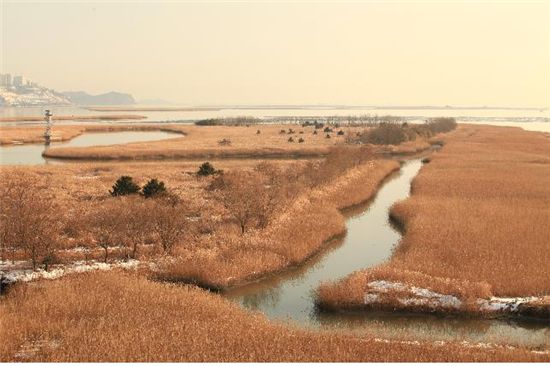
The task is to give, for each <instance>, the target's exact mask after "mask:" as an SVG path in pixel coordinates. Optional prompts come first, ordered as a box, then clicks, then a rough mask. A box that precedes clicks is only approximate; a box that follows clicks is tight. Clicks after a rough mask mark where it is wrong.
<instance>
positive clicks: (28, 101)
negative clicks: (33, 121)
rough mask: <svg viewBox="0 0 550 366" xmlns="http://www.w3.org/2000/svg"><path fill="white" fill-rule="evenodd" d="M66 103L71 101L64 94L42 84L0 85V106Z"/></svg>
mask: <svg viewBox="0 0 550 366" xmlns="http://www.w3.org/2000/svg"><path fill="white" fill-rule="evenodd" d="M64 104H70V101H69V100H68V99H67V98H66V97H65V96H64V95H63V94H61V93H57V92H56V91H55V90H52V89H48V88H44V87H42V86H38V85H33V86H17V87H15V86H0V106H6V107H28V106H44V105H46V106H47V105H64Z"/></svg>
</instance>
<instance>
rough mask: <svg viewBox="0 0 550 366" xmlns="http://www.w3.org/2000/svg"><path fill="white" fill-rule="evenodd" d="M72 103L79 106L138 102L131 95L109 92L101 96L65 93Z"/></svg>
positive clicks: (76, 92) (77, 92) (81, 92)
mask: <svg viewBox="0 0 550 366" xmlns="http://www.w3.org/2000/svg"><path fill="white" fill-rule="evenodd" d="M63 95H65V96H66V97H67V98H68V99H69V100H70V101H71V102H72V103H74V104H79V105H127V104H134V103H135V102H136V101H135V100H134V97H132V95H130V94H125V93H117V92H109V93H105V94H99V95H90V94H88V93H86V92H83V91H75V92H64V93H63Z"/></svg>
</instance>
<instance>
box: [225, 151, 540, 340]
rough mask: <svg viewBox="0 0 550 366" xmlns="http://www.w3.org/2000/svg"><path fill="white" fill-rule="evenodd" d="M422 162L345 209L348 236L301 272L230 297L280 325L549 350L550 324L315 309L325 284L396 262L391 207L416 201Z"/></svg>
mask: <svg viewBox="0 0 550 366" xmlns="http://www.w3.org/2000/svg"><path fill="white" fill-rule="evenodd" d="M421 166H422V163H421V161H420V160H419V159H416V160H411V161H409V162H406V163H404V164H403V165H402V167H401V170H400V172H398V173H395V174H394V175H393V176H391V177H390V178H389V179H388V180H387V181H386V182H385V184H384V185H383V186H382V188H381V189H380V190H379V192H378V194H377V195H376V197H375V198H374V200H373V201H372V202H370V203H369V204H366V205H363V206H361V207H356V208H354V209H352V210H348V211H347V212H344V214H345V215H346V217H347V235H346V236H345V237H344V238H343V239H340V240H337V241H334V242H332V243H330V245H329V246H328V247H327V249H326V250H324V251H323V252H322V253H320V254H319V255H317V256H315V257H313V258H311V259H310V260H308V261H307V262H306V263H304V264H303V265H301V266H300V267H298V268H295V269H292V270H289V271H287V272H285V273H283V274H280V275H277V276H273V277H271V278H268V279H266V280H262V281H260V282H257V283H254V284H250V285H247V286H243V287H239V288H236V289H234V290H231V291H229V292H227V293H225V296H226V297H228V298H229V299H231V300H233V301H235V302H237V303H239V304H241V305H242V306H243V307H245V308H247V309H250V310H256V311H260V312H262V313H264V314H265V315H266V316H267V317H269V318H271V319H273V320H279V321H281V320H282V321H289V322H291V323H294V324H297V325H300V326H305V327H313V328H321V329H334V328H336V329H346V330H351V331H353V332H359V333H363V334H365V333H366V334H370V335H373V336H376V337H378V338H397V339H405V340H426V341H436V340H445V341H449V340H459V341H463V340H466V341H468V342H472V343H477V342H484V343H500V344H515V345H526V346H530V347H542V348H545V349H546V348H548V346H549V345H550V327H549V326H548V324H537V323H526V322H525V321H523V322H515V321H512V320H494V319H493V320H489V319H472V318H465V317H456V316H453V317H442V316H432V315H418V314H405V313H382V312H358V313H335V314H333V313H323V312H319V311H317V310H316V308H315V297H314V293H313V291H314V290H315V289H316V288H317V287H318V286H319V285H320V283H321V282H324V281H328V280H336V279H338V278H342V277H344V276H346V275H348V274H349V273H351V272H353V271H356V270H358V269H362V268H368V267H371V266H374V265H377V264H379V263H382V262H384V261H386V260H387V259H389V258H390V257H391V255H392V251H393V248H394V247H395V245H396V244H397V243H398V241H399V239H400V238H401V234H400V233H399V231H398V230H397V229H396V228H394V227H393V226H392V224H391V223H390V221H389V219H388V217H389V216H388V213H389V209H390V207H391V206H392V205H393V204H394V203H395V202H397V201H400V200H403V199H405V198H407V197H408V196H409V192H410V184H411V181H412V179H413V178H414V177H415V176H416V174H417V173H418V171H419V170H420V168H421Z"/></svg>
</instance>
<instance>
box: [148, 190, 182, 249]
mask: <svg viewBox="0 0 550 366" xmlns="http://www.w3.org/2000/svg"><path fill="white" fill-rule="evenodd" d="M150 205H151V206H152V207H151V210H150V213H151V215H152V217H151V218H152V226H153V230H154V231H155V233H156V234H157V236H158V239H159V241H160V244H161V246H162V250H163V252H164V253H171V252H172V249H173V248H174V246H175V245H176V244H177V243H178V242H179V241H180V240H181V239H182V237H183V235H184V233H185V230H186V229H187V226H188V225H187V220H186V217H185V213H186V210H185V209H184V207H183V204H182V203H181V202H179V201H177V200H174V199H170V198H169V197H168V198H160V199H157V200H155V201H152V202H151V204H150Z"/></svg>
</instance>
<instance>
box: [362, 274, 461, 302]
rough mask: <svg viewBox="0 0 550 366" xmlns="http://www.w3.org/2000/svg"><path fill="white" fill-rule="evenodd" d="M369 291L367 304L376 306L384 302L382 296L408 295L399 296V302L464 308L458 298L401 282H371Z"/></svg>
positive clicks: (366, 298) (366, 299) (366, 296)
mask: <svg viewBox="0 0 550 366" xmlns="http://www.w3.org/2000/svg"><path fill="white" fill-rule="evenodd" d="M367 285H368V287H369V288H368V290H367V293H366V294H365V299H364V300H365V304H374V303H377V302H382V301H383V297H384V296H380V295H381V294H391V293H406V294H405V295H404V296H405V297H403V296H397V300H398V301H399V302H400V303H401V304H403V305H405V306H407V305H422V306H430V307H436V308H453V309H459V308H460V307H461V306H462V301H460V300H459V299H458V298H457V297H456V296H453V295H444V294H440V293H437V292H434V291H431V290H428V289H425V288H420V287H415V286H409V285H407V284H405V283H401V282H393V281H384V280H378V281H371V282H369V283H368V284H367Z"/></svg>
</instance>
